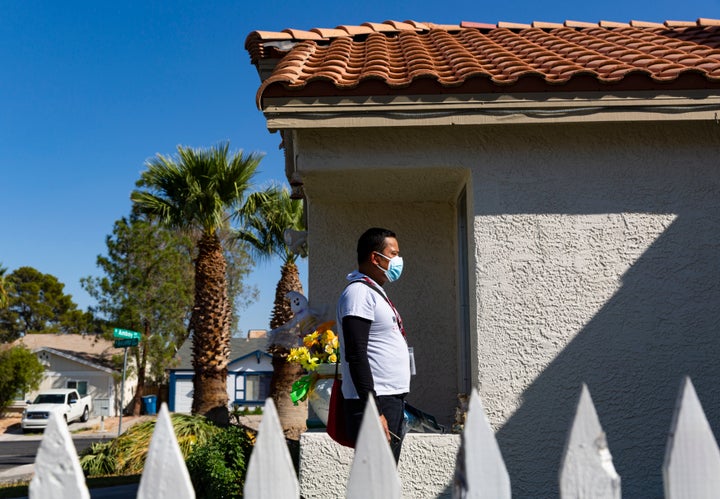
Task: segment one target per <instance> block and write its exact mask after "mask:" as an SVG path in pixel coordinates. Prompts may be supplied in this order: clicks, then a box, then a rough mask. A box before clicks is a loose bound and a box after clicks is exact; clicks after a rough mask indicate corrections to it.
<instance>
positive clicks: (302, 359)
mask: <svg viewBox="0 0 720 499" xmlns="http://www.w3.org/2000/svg"><path fill="white" fill-rule="evenodd" d="M334 325H335V321H327V322H323V323H322V324H320V325H319V326H318V327H317V328H316V329H315V331H313V332H312V333H310V334H306V335H305V336H303V338H302V345H301V346H298V347H296V348H291V349H290V353H289V354H288V357H287V361H288V362H294V363H296V364H300V365H301V366H302V367H303V368H304V369H305V370H307V371H310V374H307V375H305V376H303V377H302V378H300V379H299V380H297V381H296V382H295V383H293V385H292V390H291V391H290V398H291V400H292V401H293V403H294V404H297V403H298V402H299V401H303V400H305V399H306V398H307V396H308V395H309V394H310V392H311V391H312V389H313V387H314V386H315V382H316V381H317V380H318V379H319V378H320V377H321V376H320V375H319V374H318V373H317V372H316V371H317V369H318V367H320V365H321V364H335V363H337V362H338V357H339V348H340V344H339V342H338V337H337V335H336V334H335V332H334V331H333V330H332V329H330V328H332V327H333V326H334Z"/></svg>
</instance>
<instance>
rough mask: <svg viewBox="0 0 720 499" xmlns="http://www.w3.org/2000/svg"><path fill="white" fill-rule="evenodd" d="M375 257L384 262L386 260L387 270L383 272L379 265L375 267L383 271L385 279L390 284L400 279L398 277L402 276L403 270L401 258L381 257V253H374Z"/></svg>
mask: <svg viewBox="0 0 720 499" xmlns="http://www.w3.org/2000/svg"><path fill="white" fill-rule="evenodd" d="M375 254H376V255H380V256H381V257H383V258H384V259H385V260H388V268H387V270H385V269H384V268H382V267H381V266H380V265H378V266H377V268H379V269H380V270H382V271H383V273H384V274H385V277H387V280H388V281H390V282H395V281H397V280H398V279H400V275H401V274H402V270H403V259H402V257H401V256H394V257H392V258H390V257H388V256H385V255H383V254H382V253H378V252H377V251H376V252H375Z"/></svg>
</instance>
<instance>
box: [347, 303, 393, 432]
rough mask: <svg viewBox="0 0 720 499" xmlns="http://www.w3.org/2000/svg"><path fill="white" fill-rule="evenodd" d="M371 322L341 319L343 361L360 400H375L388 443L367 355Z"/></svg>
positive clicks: (385, 422)
mask: <svg viewBox="0 0 720 499" xmlns="http://www.w3.org/2000/svg"><path fill="white" fill-rule="evenodd" d="M371 323H372V322H371V321H370V320H368V319H363V318H362V317H356V316H354V315H346V316H345V317H343V319H342V329H343V341H344V342H345V360H346V361H347V363H348V369H349V370H350V377H351V378H352V382H353V385H355V391H356V392H357V394H358V396H359V397H360V400H362V401H363V402H365V403H367V399H368V397H370V396H372V397H373V398H374V399H375V407H376V408H377V410H378V414H379V415H380V426H381V427H382V429H383V431H384V432H385V438H387V440H388V442H389V441H390V430H389V429H388V424H387V420H386V419H385V416H384V415H383V413H382V408H381V407H380V404H378V400H377V396H376V394H375V384H374V383H373V377H372V371H371V370H370V361H369V360H368V355H367V345H368V338H369V336H370V324H371Z"/></svg>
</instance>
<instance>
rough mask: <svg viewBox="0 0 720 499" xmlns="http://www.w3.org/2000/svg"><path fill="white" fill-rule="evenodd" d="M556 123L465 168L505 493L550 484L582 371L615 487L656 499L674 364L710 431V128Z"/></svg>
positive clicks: (713, 134)
mask: <svg viewBox="0 0 720 499" xmlns="http://www.w3.org/2000/svg"><path fill="white" fill-rule="evenodd" d="M552 132H553V133H552V134H547V135H543V134H540V133H539V132H532V131H531V130H529V129H527V128H524V129H519V130H517V132H516V133H513V134H510V135H508V136H496V137H490V136H487V137H486V139H487V140H486V141H485V147H486V149H487V151H488V152H487V153H486V154H485V155H484V157H483V161H482V162H479V163H478V165H477V167H476V168H474V169H473V185H474V202H475V204H474V212H475V223H474V226H475V231H474V232H475V257H476V269H475V272H476V278H477V282H478V286H477V292H478V295H477V299H478V313H477V324H478V337H479V350H478V353H477V355H478V363H479V379H478V386H479V389H480V393H481V395H482V397H483V400H484V401H485V407H486V408H487V410H488V413H489V417H490V420H491V421H492V423H493V424H494V425H495V426H496V427H497V428H498V440H499V442H500V445H501V448H502V451H503V454H504V456H505V458H506V460H507V464H508V471H509V472H510V476H511V479H512V483H513V491H514V495H515V496H517V497H538V495H537V493H538V491H544V494H543V495H545V494H547V495H548V496H554V495H555V494H556V493H557V485H556V482H557V467H558V464H559V462H560V457H561V452H562V446H563V444H564V440H565V435H566V433H567V431H568V429H569V424H570V421H571V418H572V416H573V414H574V409H575V404H576V402H577V399H578V396H579V393H580V385H581V383H582V382H585V383H587V385H588V387H589V389H590V393H591V395H592V398H593V400H594V402H595V405H596V407H597V411H598V415H599V417H600V422H601V423H602V424H603V427H604V429H605V431H606V433H607V436H608V443H609V446H610V451H611V452H612V454H613V457H614V462H615V466H616V468H617V471H618V473H619V474H620V476H621V477H622V489H623V493H624V495H625V496H626V497H634V498H635V497H660V496H662V475H661V467H662V462H663V455H664V448H665V443H666V439H667V432H668V430H669V427H670V422H671V418H672V413H673V406H674V400H675V397H676V394H677V391H678V388H679V386H680V381H681V379H682V376H683V375H685V374H688V375H690V376H691V377H692V379H693V381H694V382H696V383H697V384H698V394H699V396H700V399H701V400H702V401H703V402H704V404H705V408H706V411H707V413H708V417H709V419H710V423H711V425H712V427H713V428H714V430H715V432H716V434H718V432H720V413H719V410H720V389H719V388H718V383H717V380H718V379H719V378H720V363H719V362H718V361H717V359H718V358H720V335H718V326H720V265H718V263H717V262H718V256H719V255H720V209H719V208H720V166H719V163H718V160H717V153H718V151H720V127H718V126H717V125H715V124H674V125H666V126H659V125H652V124H644V125H627V126H615V127H608V126H588V127H580V126H578V127H565V126H562V127H553V128H552Z"/></svg>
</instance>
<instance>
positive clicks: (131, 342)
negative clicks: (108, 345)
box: [114, 338, 140, 348]
mask: <svg viewBox="0 0 720 499" xmlns="http://www.w3.org/2000/svg"><path fill="white" fill-rule="evenodd" d="M139 342H140V340H139V339H138V338H123V339H120V340H115V343H114V345H115V348H127V347H136V346H138V343H139Z"/></svg>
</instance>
